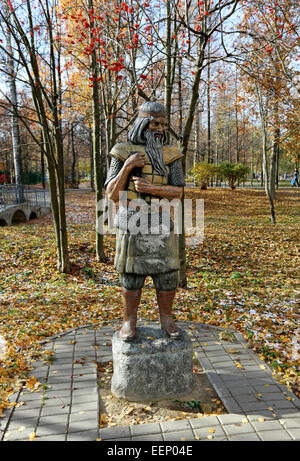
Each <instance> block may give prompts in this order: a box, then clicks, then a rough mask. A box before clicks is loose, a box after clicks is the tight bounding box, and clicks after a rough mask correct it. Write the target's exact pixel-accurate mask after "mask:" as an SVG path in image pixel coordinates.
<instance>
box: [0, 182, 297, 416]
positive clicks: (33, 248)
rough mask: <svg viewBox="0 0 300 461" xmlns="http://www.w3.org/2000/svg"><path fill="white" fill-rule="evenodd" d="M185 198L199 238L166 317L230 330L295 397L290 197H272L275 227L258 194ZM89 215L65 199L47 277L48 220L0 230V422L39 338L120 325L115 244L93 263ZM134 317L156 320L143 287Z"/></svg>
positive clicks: (89, 200)
mask: <svg viewBox="0 0 300 461" xmlns="http://www.w3.org/2000/svg"><path fill="white" fill-rule="evenodd" d="M186 197H188V198H192V197H195V198H203V199H204V212H205V236H204V237H205V238H204V241H203V243H202V244H200V245H198V246H196V247H187V255H186V258H187V268H188V269H187V276H188V287H187V288H185V289H184V288H180V289H179V290H178V293H177V296H176V301H175V304H174V312H175V315H176V317H177V318H178V319H187V320H193V321H195V322H203V323H208V324H211V325H218V326H222V327H230V328H234V329H236V330H237V331H240V332H241V333H242V334H243V335H244V336H245V338H247V339H248V340H249V343H250V347H252V348H253V349H254V350H255V351H256V352H257V353H258V354H259V356H260V357H261V358H262V359H264V360H266V362H267V363H268V364H269V365H270V366H271V368H272V369H273V370H274V373H275V376H276V378H277V379H279V380H280V381H281V382H284V383H286V384H288V385H289V386H291V388H292V389H293V390H294V391H295V393H296V394H297V395H298V396H300V392H299V381H298V389H297V379H299V378H297V376H299V364H300V361H299V348H300V347H299V340H300V335H299V331H300V329H299V326H300V325H299V318H300V316H299V313H300V312H299V302H298V303H297V301H296V300H295V294H296V292H297V290H298V291H299V288H300V287H299V253H300V250H299V242H300V226H299V224H300V217H299V211H300V193H299V191H298V190H290V191H280V192H277V199H276V201H275V207H276V213H277V224H276V225H272V224H271V223H270V218H269V205H268V201H267V199H266V197H265V194H264V192H263V191H259V190H246V189H242V190H235V191H231V190H227V189H218V190H213V189H211V190H207V191H201V190H200V189H186ZM94 207H95V202H94V195H93V193H92V192H86V191H80V190H79V191H68V192H67V220H68V230H69V248H70V259H71V262H72V271H71V273H70V274H61V273H58V272H57V270H56V250H55V236H54V228H53V223H52V217H51V215H48V216H45V217H44V218H41V219H38V220H35V221H31V222H30V223H22V224H19V225H15V226H12V227H0V239H1V245H0V264H1V265H0V274H1V276H0V335H2V336H3V337H5V339H6V340H7V342H8V346H9V347H8V355H7V358H6V359H5V360H2V361H1V360H0V414H1V409H3V408H5V407H6V406H7V402H8V401H7V399H8V396H9V394H10V393H11V392H12V391H13V389H14V387H15V385H16V384H17V383H18V382H20V380H25V379H26V374H27V372H28V370H29V367H30V361H32V360H35V359H37V358H38V357H39V356H40V354H41V352H40V345H39V341H40V340H41V339H45V338H46V337H49V336H52V335H55V334H58V333H60V332H64V331H66V330H68V329H70V328H74V327H77V326H80V325H85V324H88V323H89V324H94V325H95V326H98V325H101V324H103V323H104V322H110V321H112V320H116V319H120V318H121V316H122V313H121V302H120V288H119V285H118V274H117V273H116V272H115V270H114V268H113V258H114V244H115V237H114V236H113V235H107V236H105V238H104V243H105V253H106V256H107V262H105V263H100V262H97V261H96V258H95V231H94V219H95V212H94ZM297 284H298V285H297ZM139 316H140V317H142V318H147V319H149V320H157V319H158V310H157V305H156V298H155V292H154V290H153V287H152V281H151V279H150V278H149V279H147V280H146V286H145V288H144V291H143V295H142V301H141V307H140V309H139ZM297 341H298V344H297Z"/></svg>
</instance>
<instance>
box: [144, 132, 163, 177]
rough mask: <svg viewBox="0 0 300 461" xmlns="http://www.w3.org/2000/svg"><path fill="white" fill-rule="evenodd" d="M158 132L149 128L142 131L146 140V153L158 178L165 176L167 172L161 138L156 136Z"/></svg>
mask: <svg viewBox="0 0 300 461" xmlns="http://www.w3.org/2000/svg"><path fill="white" fill-rule="evenodd" d="M158 134H160V133H158V132H155V131H153V130H150V129H149V128H148V129H147V130H145V131H144V136H145V138H146V152H147V154H148V156H149V158H150V160H151V163H152V166H153V168H154V170H155V171H157V173H158V174H159V175H160V176H167V175H168V170H167V168H166V165H165V162H164V158H163V152H162V150H163V136H157V135H158Z"/></svg>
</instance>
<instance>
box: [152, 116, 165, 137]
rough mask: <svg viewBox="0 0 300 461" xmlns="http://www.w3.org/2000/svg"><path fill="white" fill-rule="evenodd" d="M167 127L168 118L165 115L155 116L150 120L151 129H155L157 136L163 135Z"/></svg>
mask: <svg viewBox="0 0 300 461" xmlns="http://www.w3.org/2000/svg"><path fill="white" fill-rule="evenodd" d="M165 129H166V118H165V117H155V119H154V120H150V122H149V130H151V131H155V132H156V134H157V136H160V137H162V136H163V134H164V131H165Z"/></svg>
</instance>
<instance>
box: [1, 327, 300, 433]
mask: <svg viewBox="0 0 300 461" xmlns="http://www.w3.org/2000/svg"><path fill="white" fill-rule="evenodd" d="M145 323H147V325H151V322H143V321H139V323H138V325H140V326H141V325H143V324H145ZM178 323H179V325H181V326H182V327H183V328H184V329H185V330H186V331H187V332H188V334H189V335H190V338H191V340H192V341H193V344H194V352H195V356H196V358H197V359H198V360H199V362H200V365H201V367H202V368H203V370H204V371H205V373H206V375H207V377H208V379H209V381H210V382H211V384H212V386H213V387H214V389H215V391H216V393H217V394H218V396H219V398H220V400H222V402H223V404H224V406H225V408H226V410H227V411H228V414H223V415H211V416H206V417H205V416H204V417H202V418H191V419H185V420H176V421H166V422H160V423H150V424H139V425H133V426H119V427H107V428H100V427H99V397H100V396H99V389H98V385H97V370H96V366H95V361H101V362H106V361H111V360H112V355H111V336H112V334H113V333H114V331H115V328H116V325H113V326H105V327H102V328H100V329H98V330H94V329H92V328H89V327H81V328H78V329H74V330H72V331H70V332H66V333H65V334H63V335H58V336H56V337H52V338H50V339H48V340H46V341H45V345H44V347H45V349H47V350H48V351H49V350H51V351H52V352H53V353H54V355H53V356H54V360H51V361H49V363H46V364H45V363H43V362H42V361H39V362H35V363H33V364H32V365H33V370H32V371H31V374H32V375H33V376H34V377H35V378H36V379H37V380H38V381H40V382H41V383H42V386H41V388H40V389H39V392H37V391H34V392H31V391H30V390H27V389H20V390H19V391H18V392H16V393H15V394H14V395H13V396H12V399H11V400H12V402H15V405H14V406H12V408H11V409H10V410H7V412H6V414H5V417H4V418H1V420H0V440H1V441H26V440H29V439H30V437H32V434H34V436H35V440H37V441H93V440H105V441H146V440H150V441H197V440H199V441H203V440H205V441H252V440H253V441H275V440H277V441H286V440H291V441H293V440H294V441H295V440H298V441H299V440H300V399H298V398H297V397H296V396H295V395H294V394H293V393H292V392H290V391H288V389H287V388H286V386H284V385H282V384H280V383H278V382H277V381H275V380H274V379H273V377H272V373H271V371H270V369H269V368H268V366H267V365H266V364H265V363H264V362H263V361H261V360H260V359H259V357H258V356H257V354H255V353H254V352H253V351H252V350H250V349H248V348H247V347H246V341H245V340H244V338H243V336H242V335H241V334H239V333H237V332H232V331H231V335H230V339H231V341H228V340H226V339H225V336H224V334H223V335H221V337H220V332H223V333H224V332H228V330H225V329H223V328H218V327H214V326H208V325H203V324H197V323H194V322H184V323H182V322H178ZM227 339H228V338H227ZM22 402H23V403H22ZM19 404H21V405H19Z"/></svg>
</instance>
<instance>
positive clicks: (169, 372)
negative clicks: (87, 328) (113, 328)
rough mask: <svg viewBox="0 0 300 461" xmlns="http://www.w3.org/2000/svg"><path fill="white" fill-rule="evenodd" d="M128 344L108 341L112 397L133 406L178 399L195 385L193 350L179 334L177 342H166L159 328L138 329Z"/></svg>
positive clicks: (186, 336) (164, 335)
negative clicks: (134, 403)
mask: <svg viewBox="0 0 300 461" xmlns="http://www.w3.org/2000/svg"><path fill="white" fill-rule="evenodd" d="M136 331H137V333H136V338H135V339H134V340H133V341H132V342H124V341H123V340H121V339H120V336H119V331H117V332H115V333H114V335H113V338H112V354H113V368H114V372H113V377H112V381H111V392H112V394H113V395H114V396H115V397H119V398H124V399H126V400H129V401H133V402H143V401H149V400H151V401H159V400H163V399H166V398H167V399H170V398H180V397H183V396H184V395H186V394H188V393H189V392H191V391H192V390H193V388H194V385H195V380H194V375H193V346H192V342H191V340H190V338H189V336H188V335H187V334H186V333H185V332H183V336H182V338H181V339H177V340H174V339H170V338H169V336H168V335H167V334H166V333H165V331H164V330H161V328H160V327H139V328H137V330H136Z"/></svg>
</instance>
